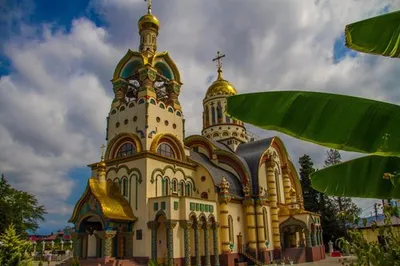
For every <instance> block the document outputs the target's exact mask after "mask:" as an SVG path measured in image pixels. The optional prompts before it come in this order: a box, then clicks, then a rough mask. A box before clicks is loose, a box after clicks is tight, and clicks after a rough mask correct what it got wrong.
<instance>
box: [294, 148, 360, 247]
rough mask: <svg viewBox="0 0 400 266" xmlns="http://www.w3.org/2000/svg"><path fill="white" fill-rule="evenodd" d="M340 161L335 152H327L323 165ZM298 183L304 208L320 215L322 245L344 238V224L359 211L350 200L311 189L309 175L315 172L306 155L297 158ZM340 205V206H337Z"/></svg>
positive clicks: (351, 219)
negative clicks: (298, 166)
mask: <svg viewBox="0 0 400 266" xmlns="http://www.w3.org/2000/svg"><path fill="white" fill-rule="evenodd" d="M340 161H341V157H340V153H339V152H338V151H337V150H333V149H331V150H329V151H328V152H327V158H326V160H325V165H326V166H328V165H332V164H337V163H339V162H340ZM299 164H300V182H301V185H302V188H303V196H304V208H305V209H306V210H308V211H312V212H315V213H319V214H320V215H321V224H322V228H323V230H324V231H323V239H324V243H328V242H329V241H330V240H332V241H333V242H334V240H335V239H338V238H340V237H344V236H346V224H348V223H349V222H353V220H354V216H356V215H358V213H359V211H360V209H359V208H358V207H357V205H355V204H354V203H353V202H352V201H351V198H343V197H342V198H332V197H328V196H327V195H326V194H324V193H321V192H318V191H317V190H315V189H314V188H312V187H311V181H310V175H311V174H312V173H314V172H315V169H314V168H313V162H312V160H311V158H310V156H308V155H303V156H302V157H300V158H299ZM339 203H340V204H339Z"/></svg>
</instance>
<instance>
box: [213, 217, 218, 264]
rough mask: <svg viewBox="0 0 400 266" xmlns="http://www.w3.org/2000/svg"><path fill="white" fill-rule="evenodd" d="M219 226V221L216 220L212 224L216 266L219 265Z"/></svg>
mask: <svg viewBox="0 0 400 266" xmlns="http://www.w3.org/2000/svg"><path fill="white" fill-rule="evenodd" d="M218 227H219V224H218V223H217V222H214V223H213V225H212V230H213V246H214V265H215V266H219V251H218Z"/></svg>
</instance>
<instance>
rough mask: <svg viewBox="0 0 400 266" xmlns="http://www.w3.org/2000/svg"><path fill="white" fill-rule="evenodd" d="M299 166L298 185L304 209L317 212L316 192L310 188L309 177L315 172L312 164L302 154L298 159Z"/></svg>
mask: <svg viewBox="0 0 400 266" xmlns="http://www.w3.org/2000/svg"><path fill="white" fill-rule="evenodd" d="M299 164H300V173H299V174H300V183H301V187H302V189H303V198H304V208H305V209H306V210H308V211H311V212H318V211H319V210H320V208H319V206H318V197H319V195H318V191H316V190H315V189H313V188H312V187H311V180H310V175H311V174H312V173H313V172H314V171H315V169H314V168H313V166H314V163H313V162H312V160H311V157H310V156H309V155H307V154H304V155H303V156H302V157H300V158H299Z"/></svg>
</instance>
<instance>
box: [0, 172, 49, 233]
mask: <svg viewBox="0 0 400 266" xmlns="http://www.w3.org/2000/svg"><path fill="white" fill-rule="evenodd" d="M0 213H1V215H0V234H1V233H4V232H5V230H6V229H7V228H8V227H9V226H10V224H13V225H14V228H15V230H16V232H17V234H19V235H25V234H26V231H27V230H30V231H36V229H37V228H38V220H42V221H43V220H44V218H43V215H44V214H46V211H45V208H44V206H42V205H39V204H38V201H37V199H36V197H35V196H34V195H32V194H29V193H27V192H25V191H21V190H17V189H15V188H13V187H11V185H10V184H9V183H8V182H7V180H6V178H5V177H4V175H2V176H1V179H0Z"/></svg>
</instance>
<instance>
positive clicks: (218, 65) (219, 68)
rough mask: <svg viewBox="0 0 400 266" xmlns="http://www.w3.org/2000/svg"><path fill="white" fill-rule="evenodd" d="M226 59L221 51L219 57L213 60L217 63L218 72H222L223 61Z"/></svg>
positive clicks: (218, 53)
mask: <svg viewBox="0 0 400 266" xmlns="http://www.w3.org/2000/svg"><path fill="white" fill-rule="evenodd" d="M224 57H225V55H224V54H222V53H221V52H220V51H218V52H217V57H215V58H214V59H213V62H215V61H217V67H218V70H221V68H222V62H221V59H222V58H224Z"/></svg>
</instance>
